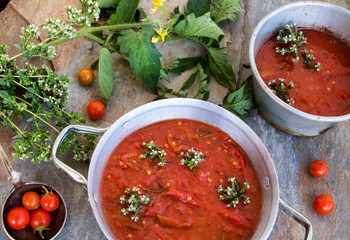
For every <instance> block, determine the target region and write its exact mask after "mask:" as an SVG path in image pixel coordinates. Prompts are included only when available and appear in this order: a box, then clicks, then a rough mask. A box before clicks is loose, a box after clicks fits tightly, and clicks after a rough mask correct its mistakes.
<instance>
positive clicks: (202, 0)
mask: <svg viewBox="0 0 350 240" xmlns="http://www.w3.org/2000/svg"><path fill="white" fill-rule="evenodd" d="M210 4H211V0H188V2H187V10H186V15H188V14H190V13H194V15H195V16H196V17H200V16H202V15H204V14H206V13H207V12H209V10H210Z"/></svg>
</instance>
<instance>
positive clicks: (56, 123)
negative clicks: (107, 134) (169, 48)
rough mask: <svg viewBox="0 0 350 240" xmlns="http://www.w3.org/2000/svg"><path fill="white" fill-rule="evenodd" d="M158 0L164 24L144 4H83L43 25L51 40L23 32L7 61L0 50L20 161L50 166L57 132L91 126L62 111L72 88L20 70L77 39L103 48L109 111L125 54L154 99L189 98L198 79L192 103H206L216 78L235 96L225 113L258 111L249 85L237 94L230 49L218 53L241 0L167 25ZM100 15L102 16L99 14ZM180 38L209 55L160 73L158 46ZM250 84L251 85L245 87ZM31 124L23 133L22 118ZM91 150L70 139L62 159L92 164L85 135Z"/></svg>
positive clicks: (195, 4)
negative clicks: (118, 59) (175, 82)
mask: <svg viewBox="0 0 350 240" xmlns="http://www.w3.org/2000/svg"><path fill="white" fill-rule="evenodd" d="M165 1H166V0H154V1H153V2H152V4H153V7H154V8H153V9H152V12H153V13H154V12H156V11H158V10H160V11H162V14H161V15H160V17H158V18H152V17H147V15H146V14H145V12H144V11H143V10H142V9H141V8H139V6H138V5H139V0H99V1H96V0H80V2H81V6H82V7H81V9H78V8H76V7H73V6H67V7H66V11H67V16H68V19H67V20H64V21H63V20H61V19H58V18H49V19H47V21H46V23H45V24H44V27H43V28H44V30H45V32H46V34H47V38H46V39H43V40H41V39H40V38H39V27H38V26H36V25H29V26H28V27H26V28H22V30H21V32H22V35H21V36H20V38H21V43H20V44H18V45H15V46H16V47H17V48H18V49H19V53H18V54H17V55H15V56H12V57H9V56H8V55H7V52H6V50H7V46H5V45H1V49H0V87H1V88H0V96H1V98H0V101H1V103H2V104H1V105H0V121H1V124H3V125H5V126H10V127H11V128H12V129H13V130H14V131H15V132H16V133H17V134H18V135H17V136H16V139H17V142H16V144H15V146H14V147H15V150H16V152H15V156H16V157H19V158H21V159H28V158H29V159H31V161H32V162H34V163H35V162H38V161H40V160H45V161H48V160H49V158H50V151H51V150H50V149H51V144H50V142H51V140H50V139H51V138H50V136H51V133H53V132H54V133H58V132H59V131H60V130H61V129H62V128H63V127H65V126H67V125H68V124H72V123H74V124H84V123H85V120H84V119H82V118H79V116H78V115H77V114H76V113H74V112H72V113H69V112H67V111H66V110H64V106H65V105H66V104H67V102H68V94H67V88H68V82H69V80H68V79H67V78H66V77H64V76H58V75H57V73H55V72H52V71H51V70H50V69H49V68H48V67H46V66H43V67H34V66H31V65H29V64H27V65H26V67H25V68H24V69H20V68H19V67H17V64H16V61H15V60H16V59H18V57H21V56H22V57H23V58H24V62H26V63H27V60H28V58H32V57H39V58H41V59H48V60H51V59H52V58H54V57H55V55H56V50H55V46H57V45H58V44H61V43H64V42H67V41H69V40H71V39H75V38H78V37H82V36H84V37H87V38H90V39H92V40H94V41H97V42H98V43H100V44H101V45H102V48H101V52H100V56H99V59H98V62H97V63H98V66H99V80H100V92H101V100H102V102H104V103H105V104H107V101H108V99H109V97H110V95H111V93H112V91H113V87H114V81H113V77H114V72H113V58H112V56H111V54H112V53H115V52H116V53H119V54H120V55H121V56H123V57H124V58H125V59H126V60H128V61H129V62H130V66H131V67H132V68H133V69H134V71H135V74H136V75H137V76H138V77H139V79H140V80H141V81H142V82H143V83H144V84H145V86H147V87H148V88H149V89H150V90H151V91H152V92H153V93H155V94H157V95H158V96H157V97H156V98H155V99H162V98H166V94H174V95H176V96H179V97H187V95H188V93H187V91H188V89H189V88H191V87H192V86H193V84H194V82H195V81H196V78H197V76H198V79H199V82H200V83H199V88H198V91H197V93H196V94H195V96H194V98H201V99H203V100H208V98H209V96H210V92H209V90H208V89H207V88H208V84H209V82H210V81H211V76H212V75H213V76H215V78H216V80H217V81H218V82H219V83H220V84H222V85H224V86H225V87H227V88H228V89H230V90H231V91H232V93H231V94H230V96H229V100H230V101H228V102H227V103H228V104H227V105H226V106H224V107H225V108H226V109H228V110H230V111H232V112H233V113H235V114H237V115H238V116H241V117H242V116H244V115H247V114H248V111H249V109H251V108H252V107H253V101H252V94H245V93H246V92H251V87H250V86H251V85H250V84H245V85H244V86H245V88H244V91H240V92H237V86H236V77H235V75H234V73H233V70H232V66H231V64H230V62H229V61H228V56H227V54H226V53H225V50H226V49H225V48H222V47H220V41H221V40H222V39H223V37H224V33H223V31H222V30H221V29H220V28H219V27H218V25H217V24H218V23H219V22H222V21H224V20H230V21H235V20H237V16H236V13H238V12H240V11H241V10H242V9H243V8H242V6H241V4H240V0H213V1H211V0H205V1H198V0H189V1H188V3H187V7H186V8H185V9H186V10H185V11H184V12H180V11H179V7H176V8H175V9H174V10H173V12H171V17H170V19H168V21H166V22H165V23H161V20H162V19H163V18H164V16H165V13H166V11H167V10H166V9H165V7H164V6H163V2H165ZM101 9H102V10H101ZM100 14H103V16H104V17H108V21H107V23H106V24H103V25H101V24H99V23H98V22H97V20H98V19H99V17H100ZM180 39H190V40H192V41H196V42H197V43H198V44H200V45H202V46H203V47H204V49H205V50H206V54H205V55H203V56H200V57H195V58H179V59H177V60H176V61H175V62H173V63H172V64H170V65H169V66H162V64H161V62H160V58H161V54H160V53H159V52H158V51H157V50H156V48H155V45H154V44H155V42H157V41H158V42H161V43H166V42H168V41H175V40H180ZM193 67H197V71H196V72H195V73H194V74H192V75H191V77H190V78H189V79H188V80H187V81H186V82H185V83H184V84H183V85H182V87H181V88H180V89H179V90H174V89H170V88H168V87H166V86H165V85H166V84H165V83H166V82H170V81H171V80H170V77H169V74H170V73H171V74H181V73H182V72H184V71H186V70H189V69H191V68H193ZM246 82H247V81H246ZM17 118H19V119H22V118H25V119H26V124H25V125H24V126H23V127H21V128H20V127H19V126H17V125H16V124H15V122H16V119H17ZM85 138H86V144H85V145H82V144H81V143H77V140H76V135H74V134H72V135H70V136H69V138H68V139H67V140H66V141H65V143H64V144H63V146H62V151H63V152H64V151H65V150H66V149H67V147H68V146H69V145H71V146H74V158H76V159H87V152H88V151H89V150H91V149H92V148H93V147H94V143H93V139H94V138H95V137H94V136H89V135H86V136H85Z"/></svg>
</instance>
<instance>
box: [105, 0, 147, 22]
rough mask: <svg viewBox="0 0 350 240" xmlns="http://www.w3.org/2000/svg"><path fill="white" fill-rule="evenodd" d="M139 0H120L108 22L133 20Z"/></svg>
mask: <svg viewBox="0 0 350 240" xmlns="http://www.w3.org/2000/svg"><path fill="white" fill-rule="evenodd" d="M139 2H140V1H139V0H120V3H119V4H118V7H117V11H116V13H115V14H112V15H111V18H110V19H109V21H108V24H109V25H116V24H120V23H131V22H133V21H134V19H135V13H136V10H137V7H138V5H139Z"/></svg>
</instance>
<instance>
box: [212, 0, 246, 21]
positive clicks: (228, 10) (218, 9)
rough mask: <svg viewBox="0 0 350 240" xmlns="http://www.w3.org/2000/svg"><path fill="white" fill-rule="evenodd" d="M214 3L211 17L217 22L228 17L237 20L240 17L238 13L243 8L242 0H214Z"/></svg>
mask: <svg viewBox="0 0 350 240" xmlns="http://www.w3.org/2000/svg"><path fill="white" fill-rule="evenodd" d="M213 4H214V8H213V10H212V11H211V18H212V19H213V20H214V22H216V23H218V22H221V21H223V20H226V19H229V20H231V21H236V20H237V19H238V18H237V16H236V13H238V12H241V11H242V10H243V7H242V5H241V0H214V2H213Z"/></svg>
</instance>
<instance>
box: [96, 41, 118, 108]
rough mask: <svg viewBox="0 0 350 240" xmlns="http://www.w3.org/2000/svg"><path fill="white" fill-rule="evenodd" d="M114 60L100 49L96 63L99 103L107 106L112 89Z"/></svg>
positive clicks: (104, 49)
mask: <svg viewBox="0 0 350 240" xmlns="http://www.w3.org/2000/svg"><path fill="white" fill-rule="evenodd" d="M113 63H114V59H113V57H112V55H111V53H110V52H109V51H108V49H107V48H101V50H100V57H99V63H98V76H99V80H100V94H101V101H102V102H103V103H104V104H105V105H107V102H108V99H109V97H110V96H111V94H112V91H113V88H114V71H113Z"/></svg>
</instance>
